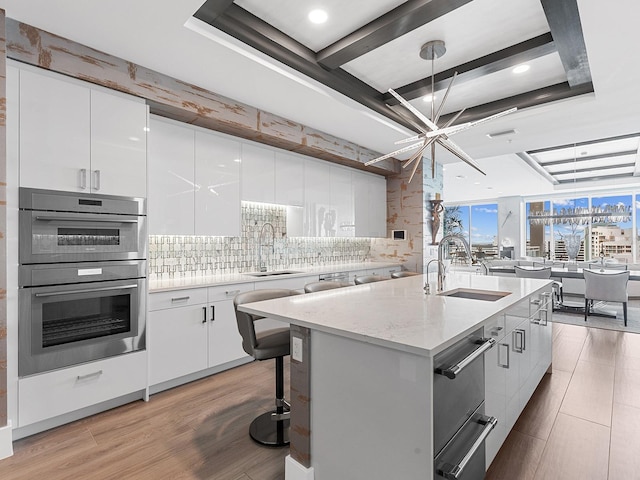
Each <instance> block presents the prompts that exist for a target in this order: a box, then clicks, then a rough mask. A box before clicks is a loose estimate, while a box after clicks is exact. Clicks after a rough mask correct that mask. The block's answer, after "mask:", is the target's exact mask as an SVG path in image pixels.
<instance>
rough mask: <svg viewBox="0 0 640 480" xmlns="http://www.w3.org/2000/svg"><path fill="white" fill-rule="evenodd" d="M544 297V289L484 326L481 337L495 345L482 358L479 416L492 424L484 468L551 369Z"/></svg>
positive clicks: (546, 293)
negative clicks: (494, 421)
mask: <svg viewBox="0 0 640 480" xmlns="http://www.w3.org/2000/svg"><path fill="white" fill-rule="evenodd" d="M550 298H551V290H550V287H549V289H548V290H544V291H541V292H538V293H536V294H534V295H532V296H531V298H530V299H526V300H524V301H522V302H519V303H518V304H516V305H514V306H513V307H512V308H510V309H509V310H507V312H506V314H501V315H497V316H496V317H493V318H492V319H491V320H490V321H488V322H487V324H486V325H485V336H487V337H491V338H495V339H496V340H497V344H496V346H495V347H494V348H492V349H490V350H489V351H487V353H485V413H486V414H487V415H491V416H494V417H496V418H497V419H498V425H497V426H496V428H495V429H494V431H493V432H492V433H491V434H490V435H489V437H488V438H487V443H486V466H487V468H489V465H490V464H491V462H492V461H493V458H494V457H495V455H496V453H497V452H498V450H499V449H500V446H501V445H502V443H503V442H504V440H505V439H506V437H507V435H508V434H509V432H510V431H511V429H512V428H513V426H514V425H515V423H516V421H517V419H518V417H519V416H520V414H521V413H522V410H523V409H524V407H525V406H526V404H527V402H528V401H529V399H530V398H531V395H532V394H533V392H534V390H535V389H536V387H537V386H538V384H539V383H540V380H541V379H542V376H543V375H544V373H545V372H546V370H547V368H548V367H549V365H550V364H551V338H552V335H551V323H548V321H549V320H550V319H551V317H550V315H551V304H550Z"/></svg>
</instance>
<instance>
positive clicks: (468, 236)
mask: <svg viewBox="0 0 640 480" xmlns="http://www.w3.org/2000/svg"><path fill="white" fill-rule="evenodd" d="M450 233H456V234H459V235H462V236H463V237H464V239H465V240H466V241H467V242H468V243H469V246H470V247H471V253H472V255H473V257H474V259H475V260H478V259H483V258H495V257H497V256H498V205H497V204H496V203H491V204H484V205H454V206H450V207H446V208H445V212H444V234H445V235H447V234H450ZM450 248H451V249H452V250H450V255H451V257H452V258H453V260H454V262H455V261H457V258H458V257H460V261H461V262H463V261H464V262H466V258H464V257H465V253H464V252H463V251H462V249H461V248H460V246H459V245H453V244H452V245H451V246H450Z"/></svg>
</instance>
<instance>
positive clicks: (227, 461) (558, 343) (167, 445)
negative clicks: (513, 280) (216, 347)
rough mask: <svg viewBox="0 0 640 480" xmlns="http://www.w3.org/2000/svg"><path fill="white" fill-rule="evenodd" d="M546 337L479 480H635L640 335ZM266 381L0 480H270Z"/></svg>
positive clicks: (52, 454) (72, 438) (83, 442)
mask: <svg viewBox="0 0 640 480" xmlns="http://www.w3.org/2000/svg"><path fill="white" fill-rule="evenodd" d="M553 328H554V332H553V335H554V352H553V353H554V357H553V358H554V361H553V370H554V373H553V374H551V375H550V374H547V375H545V378H544V380H543V381H542V383H541V384H540V386H539V387H538V389H537V390H536V393H535V394H534V396H533V397H532V399H531V401H530V402H529V404H528V405H527V407H526V409H525V411H524V412H523V414H522V415H521V416H520V418H519V419H518V422H517V423H516V425H515V427H514V430H513V431H512V432H511V434H510V435H509V437H508V438H507V441H506V443H505V445H504V446H503V448H502V449H501V450H500V452H499V453H498V456H497V457H496V460H495V461H494V462H493V464H492V466H491V468H490V469H489V471H488V472H487V476H486V479H487V480H543V479H545V480H546V479H549V480H550V479H563V480H583V479H594V480H600V479H602V480H605V479H608V480H618V479H625V480H626V479H640V455H636V454H635V453H633V454H631V453H630V452H631V451H632V450H635V449H636V448H637V446H638V445H640V335H637V334H628V333H621V332H611V331H606V330H598V329H589V328H585V327H575V326H572V325H563V324H554V325H553ZM287 368H288V365H287ZM287 373H288V372H287ZM287 377H288V374H287ZM273 382H274V379H273V362H272V361H267V362H254V363H251V364H248V365H244V366H242V367H238V368H235V369H233V370H229V371H227V372H223V373H220V374H218V375H214V376H212V377H209V378H206V379H203V380H199V381H197V382H193V383H191V384H188V385H184V386H182V387H178V388H175V389H172V390H170V391H166V392H162V393H159V394H157V395H154V396H153V397H151V401H150V402H148V403H145V402H142V401H138V402H134V403H131V404H128V405H125V406H123V407H120V408H117V409H113V410H110V411H108V412H104V413H102V414H99V415H95V416H93V417H90V418H86V419H83V420H80V421H77V422H74V423H72V424H69V425H65V426H62V427H59V428H56V429H53V430H50V431H47V432H43V433H41V434H38V435H34V436H32V437H29V438H25V439H23V440H19V441H17V442H16V443H15V444H14V450H15V454H14V456H13V457H10V458H7V459H5V460H2V461H0V478H2V479H3V480H13V479H19V480H23V479H37V478H47V479H49V480H58V479H60V480H63V479H64V480H67V479H91V480H94V479H96V480H102V479H114V480H115V479H118V480H121V479H141V480H146V479H150V480H151V479H153V480H156V479H215V480H281V479H283V478H284V457H285V455H287V453H288V449H286V448H284V449H271V448H266V447H261V446H259V445H257V444H255V443H254V442H252V441H251V439H250V438H249V435H248V427H249V423H250V422H251V420H252V419H253V418H254V417H255V416H257V415H258V414H259V413H262V412H263V411H267V410H268V409H269V408H271V406H272V403H273V400H272V395H273V389H274V386H273ZM630 449H631V450H630ZM336 480H343V479H336ZM344 480H348V479H344ZM393 480H404V479H393Z"/></svg>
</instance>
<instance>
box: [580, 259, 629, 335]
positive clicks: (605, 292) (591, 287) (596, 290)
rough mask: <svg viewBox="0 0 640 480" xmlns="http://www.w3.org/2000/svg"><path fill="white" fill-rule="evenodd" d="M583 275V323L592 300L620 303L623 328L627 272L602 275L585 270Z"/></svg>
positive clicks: (601, 273) (627, 296) (625, 308)
mask: <svg viewBox="0 0 640 480" xmlns="http://www.w3.org/2000/svg"><path fill="white" fill-rule="evenodd" d="M582 273H583V275H584V290H585V291H584V321H585V322H586V321H587V317H588V316H589V310H590V309H591V307H592V306H593V301H594V300H599V301H603V302H620V303H622V312H623V314H624V326H625V327H626V326H627V302H628V301H629V294H628V293H627V284H628V283H629V271H628V270H627V271H624V272H616V273H611V272H609V273H604V272H599V271H593V270H588V269H585V270H583V271H582Z"/></svg>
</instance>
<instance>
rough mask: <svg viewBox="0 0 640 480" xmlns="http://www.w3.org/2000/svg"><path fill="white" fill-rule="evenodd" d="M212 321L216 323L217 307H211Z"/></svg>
mask: <svg viewBox="0 0 640 480" xmlns="http://www.w3.org/2000/svg"><path fill="white" fill-rule="evenodd" d="M211 321H212V322H215V321H216V306H215V305H211Z"/></svg>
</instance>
